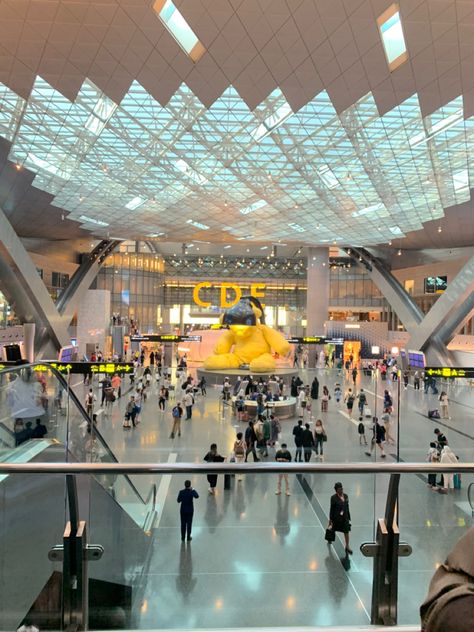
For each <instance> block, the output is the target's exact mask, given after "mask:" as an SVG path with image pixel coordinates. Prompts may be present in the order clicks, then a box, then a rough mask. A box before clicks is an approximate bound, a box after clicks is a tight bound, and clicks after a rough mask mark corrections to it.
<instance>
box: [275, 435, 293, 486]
mask: <svg viewBox="0 0 474 632" xmlns="http://www.w3.org/2000/svg"><path fill="white" fill-rule="evenodd" d="M275 460H276V461H278V462H279V463H291V454H290V451H289V450H288V447H287V445H286V443H282V444H281V448H280V449H279V450H277V452H276V454H275ZM282 480H284V481H285V490H286V491H285V494H286V495H287V496H289V495H290V484H289V482H288V473H287V472H285V473H282V474H278V481H277V488H276V492H275V494H276V495H277V496H279V495H280V494H281V481H282Z"/></svg>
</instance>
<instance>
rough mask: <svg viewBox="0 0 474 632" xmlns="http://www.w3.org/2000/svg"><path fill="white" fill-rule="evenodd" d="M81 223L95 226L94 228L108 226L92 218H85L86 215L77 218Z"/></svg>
mask: <svg viewBox="0 0 474 632" xmlns="http://www.w3.org/2000/svg"><path fill="white" fill-rule="evenodd" d="M79 220H80V221H81V222H84V223H85V224H95V225H96V226H108V224H107V222H103V221H102V220H100V219H94V218H93V217H87V215H81V216H80V217H79Z"/></svg>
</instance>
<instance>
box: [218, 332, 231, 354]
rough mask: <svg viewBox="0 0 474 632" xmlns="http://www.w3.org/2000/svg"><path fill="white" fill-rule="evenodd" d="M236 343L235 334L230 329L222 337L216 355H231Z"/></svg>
mask: <svg viewBox="0 0 474 632" xmlns="http://www.w3.org/2000/svg"><path fill="white" fill-rule="evenodd" d="M234 342H235V341H234V334H233V333H232V332H231V331H230V330H229V329H228V330H227V331H225V332H224V333H223V334H222V335H221V337H220V338H219V340H218V341H217V344H216V346H215V349H214V353H215V354H217V355H221V354H222V353H229V351H230V350H231V349H232V345H233V344H234Z"/></svg>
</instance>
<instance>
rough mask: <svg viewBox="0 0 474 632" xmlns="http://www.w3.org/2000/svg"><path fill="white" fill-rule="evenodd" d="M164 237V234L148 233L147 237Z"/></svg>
mask: <svg viewBox="0 0 474 632" xmlns="http://www.w3.org/2000/svg"><path fill="white" fill-rule="evenodd" d="M162 235H164V233H148V235H147V237H150V238H151V239H155V238H156V237H161V236H162Z"/></svg>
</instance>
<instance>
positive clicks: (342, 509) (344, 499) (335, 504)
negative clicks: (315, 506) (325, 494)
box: [328, 483, 352, 555]
mask: <svg viewBox="0 0 474 632" xmlns="http://www.w3.org/2000/svg"><path fill="white" fill-rule="evenodd" d="M334 491H335V492H336V493H335V494H333V495H332V496H331V507H330V509H329V524H328V529H333V530H334V531H338V532H339V533H343V534H344V543H345V549H346V555H352V549H351V548H350V545H349V532H350V530H351V512H350V509H349V497H348V495H347V494H345V493H344V489H343V487H342V483H336V484H335V485H334Z"/></svg>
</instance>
